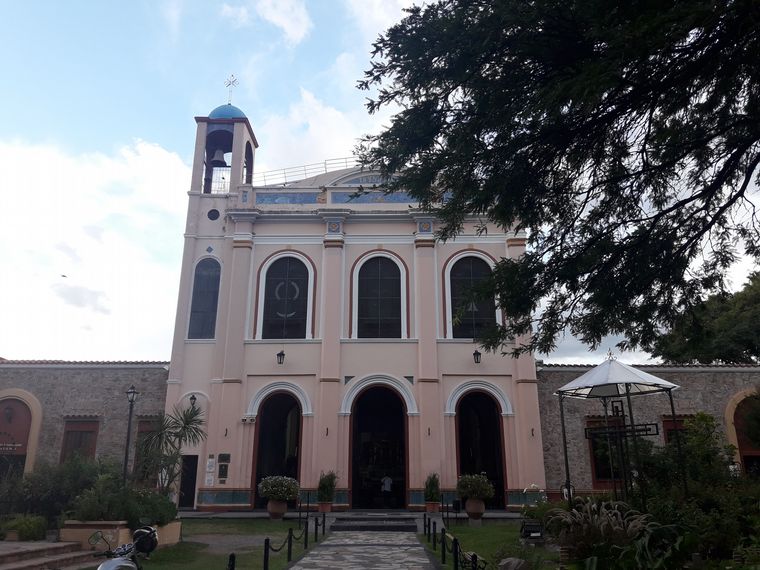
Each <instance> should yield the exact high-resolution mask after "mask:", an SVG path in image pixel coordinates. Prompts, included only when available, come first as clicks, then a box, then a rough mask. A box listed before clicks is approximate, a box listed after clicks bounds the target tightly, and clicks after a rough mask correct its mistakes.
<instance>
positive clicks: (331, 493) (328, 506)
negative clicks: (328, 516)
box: [317, 471, 338, 513]
mask: <svg viewBox="0 0 760 570" xmlns="http://www.w3.org/2000/svg"><path fill="white" fill-rule="evenodd" d="M337 481H338V476H337V475H336V474H335V471H328V472H327V473H320V474H319V485H318V486H317V502H318V503H319V512H320V513H329V512H330V511H331V510H332V503H333V500H334V499H335V484H336V483H337Z"/></svg>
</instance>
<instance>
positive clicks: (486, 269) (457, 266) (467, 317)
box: [449, 256, 496, 338]
mask: <svg viewBox="0 0 760 570" xmlns="http://www.w3.org/2000/svg"><path fill="white" fill-rule="evenodd" d="M490 276H491V267H490V266H489V265H488V263H486V262H485V261H484V260H483V259H480V258H479V257H475V256H467V257H463V258H462V259H460V260H459V261H457V262H456V263H454V265H453V266H452V268H451V272H450V273H449V286H450V287H451V307H450V311H451V315H450V318H451V321H452V322H451V324H452V336H453V337H454V338H476V337H478V336H480V335H481V334H482V333H483V332H484V331H485V330H486V329H487V328H489V327H492V326H494V324H495V323H496V304H495V303H494V300H493V299H483V300H481V301H473V300H472V299H471V298H470V294H471V291H472V289H473V287H476V286H477V285H478V284H479V283H481V282H482V281H483V280H485V279H487V278H488V277H490Z"/></svg>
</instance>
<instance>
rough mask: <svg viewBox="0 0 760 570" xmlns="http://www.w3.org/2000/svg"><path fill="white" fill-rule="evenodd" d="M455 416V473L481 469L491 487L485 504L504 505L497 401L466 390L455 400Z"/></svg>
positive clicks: (460, 473) (463, 473)
mask: <svg viewBox="0 0 760 570" xmlns="http://www.w3.org/2000/svg"><path fill="white" fill-rule="evenodd" d="M456 419H457V462H458V463H457V467H458V469H459V475H469V474H477V473H485V474H486V476H487V477H488V479H489V481H491V483H493V486H494V491H495V493H494V496H493V498H492V499H490V500H488V501H486V505H487V506H489V507H492V508H502V507H504V442H503V441H502V428H501V414H500V413H499V406H498V404H497V403H496V401H495V400H494V399H493V398H492V397H491V396H490V395H489V394H486V393H484V392H478V391H473V392H469V393H467V394H465V395H464V396H462V398H461V399H460V400H459V402H458V403H457V411H456Z"/></svg>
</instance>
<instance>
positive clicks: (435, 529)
mask: <svg viewBox="0 0 760 570" xmlns="http://www.w3.org/2000/svg"><path fill="white" fill-rule="evenodd" d="M437 526H438V523H437V522H435V521H433V533H432V534H433V552H435V543H436V542H438V529H437V528H436V527H437Z"/></svg>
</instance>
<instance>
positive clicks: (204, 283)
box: [187, 258, 222, 338]
mask: <svg viewBox="0 0 760 570" xmlns="http://www.w3.org/2000/svg"><path fill="white" fill-rule="evenodd" d="M221 273H222V268H221V266H220V265H219V262H218V261H216V260H215V259H210V258H207V259H203V260H202V261H201V262H200V263H198V265H196V266H195V276H194V278H193V300H192V304H191V305H190V326H189V327H188V333H187V338H214V334H215V331H216V307H217V303H218V301H219V277H220V275H221Z"/></svg>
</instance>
